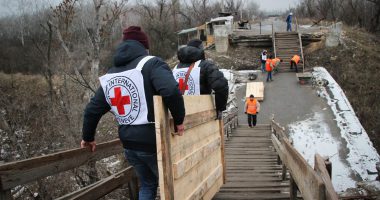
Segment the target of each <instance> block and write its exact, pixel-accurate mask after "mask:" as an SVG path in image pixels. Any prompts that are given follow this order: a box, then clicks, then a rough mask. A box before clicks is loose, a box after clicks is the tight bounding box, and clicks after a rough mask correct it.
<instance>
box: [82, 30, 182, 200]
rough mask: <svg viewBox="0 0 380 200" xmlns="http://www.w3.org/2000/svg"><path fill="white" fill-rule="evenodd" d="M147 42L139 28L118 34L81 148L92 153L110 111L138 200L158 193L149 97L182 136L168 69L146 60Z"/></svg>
mask: <svg viewBox="0 0 380 200" xmlns="http://www.w3.org/2000/svg"><path fill="white" fill-rule="evenodd" d="M147 49H149V42H148V38H147V36H146V35H145V33H144V32H142V31H141V29H140V27H136V26H131V27H129V28H127V29H125V30H124V32H123V42H122V43H121V44H120V45H119V46H118V48H117V50H116V55H115V56H114V67H112V68H111V69H109V71H108V72H107V74H106V75H104V76H102V77H100V83H101V87H99V89H98V90H97V91H96V94H95V96H94V97H93V98H92V99H91V101H90V103H88V104H87V106H86V109H85V112H84V120H83V136H82V138H83V140H82V142H81V147H82V148H83V147H90V148H91V150H92V151H94V150H95V146H96V143H95V139H94V137H95V131H96V127H97V124H98V122H99V120H100V118H101V117H102V116H103V115H104V114H105V113H107V112H108V111H111V112H112V113H113V114H114V115H115V117H116V119H117V121H118V124H119V138H120V140H121V142H122V144H123V147H124V148H125V155H126V157H127V160H128V162H129V164H131V165H132V166H134V168H135V170H136V172H137V175H138V177H139V179H140V183H141V187H140V192H139V199H144V200H145V199H149V200H151V199H155V197H156V191H157V187H158V169H157V155H156V135H155V126H154V110H153V95H161V96H162V98H163V101H164V103H165V105H166V106H167V107H168V108H169V110H170V113H171V114H172V116H173V119H174V123H175V125H176V128H177V131H178V134H179V135H182V134H183V132H184V128H183V125H182V123H183V120H184V116H185V108H184V102H183V97H182V95H181V93H180V91H179V89H178V84H177V82H176V81H175V80H174V78H173V75H172V73H171V70H170V68H169V66H168V65H167V64H166V63H165V62H164V61H162V60H161V59H160V58H157V57H153V56H148V51H147Z"/></svg>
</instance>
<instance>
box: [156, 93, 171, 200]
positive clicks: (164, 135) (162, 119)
mask: <svg viewBox="0 0 380 200" xmlns="http://www.w3.org/2000/svg"><path fill="white" fill-rule="evenodd" d="M153 98H154V113H155V126H156V135H158V137H156V143H157V161H158V162H162V169H160V167H159V170H158V171H159V173H160V174H159V176H160V177H161V178H160V179H159V180H160V186H163V187H160V190H161V195H162V194H164V196H161V199H162V200H174V185H173V182H174V178H173V168H172V157H171V155H172V153H171V148H170V137H171V133H170V126H169V113H168V109H166V108H165V106H164V102H163V101H162V97H160V96H154V97H153ZM159 166H160V165H159ZM163 191H164V192H163Z"/></svg>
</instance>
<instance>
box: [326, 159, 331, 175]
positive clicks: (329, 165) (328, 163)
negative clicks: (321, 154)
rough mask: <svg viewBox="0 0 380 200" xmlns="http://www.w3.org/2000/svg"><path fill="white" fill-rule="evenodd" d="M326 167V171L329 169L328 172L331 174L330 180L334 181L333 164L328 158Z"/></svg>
mask: <svg viewBox="0 0 380 200" xmlns="http://www.w3.org/2000/svg"><path fill="white" fill-rule="evenodd" d="M325 165H326V169H327V172H328V173H329V176H330V179H332V176H331V175H332V163H331V162H330V160H329V159H328V158H326V159H325Z"/></svg>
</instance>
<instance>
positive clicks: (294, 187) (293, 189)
mask: <svg viewBox="0 0 380 200" xmlns="http://www.w3.org/2000/svg"><path fill="white" fill-rule="evenodd" d="M289 182H290V186H289V187H290V191H289V193H290V200H296V199H297V191H298V187H297V183H296V182H295V181H294V179H293V177H292V175H290V178H289Z"/></svg>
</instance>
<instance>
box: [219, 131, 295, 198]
mask: <svg viewBox="0 0 380 200" xmlns="http://www.w3.org/2000/svg"><path fill="white" fill-rule="evenodd" d="M270 135H271V130H270V126H269V125H258V126H257V127H255V128H248V127H247V126H239V127H238V128H237V129H234V131H233V132H232V136H231V137H230V139H229V140H228V141H226V144H225V159H226V168H227V177H226V184H224V185H223V187H222V188H221V189H220V191H219V192H218V193H217V194H216V195H215V196H214V199H215V200H224V199H234V200H235V199H236V200H238V199H252V200H255V199H289V180H286V181H282V178H281V172H282V167H281V165H278V164H277V153H276V152H275V151H274V148H273V145H272V141H271V138H270Z"/></svg>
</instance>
